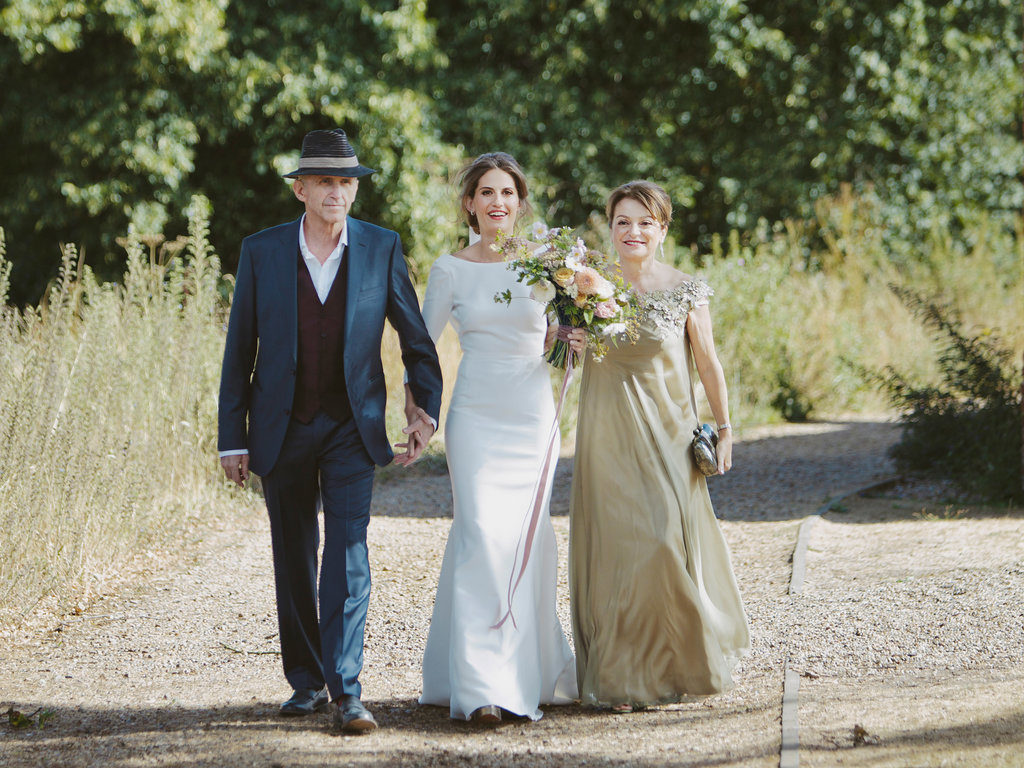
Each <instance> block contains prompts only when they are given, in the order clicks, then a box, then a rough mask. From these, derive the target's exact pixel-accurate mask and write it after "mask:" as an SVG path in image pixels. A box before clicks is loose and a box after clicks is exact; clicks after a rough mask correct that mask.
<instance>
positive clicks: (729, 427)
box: [718, 421, 732, 432]
mask: <svg viewBox="0 0 1024 768" xmlns="http://www.w3.org/2000/svg"><path fill="white" fill-rule="evenodd" d="M723 429H732V424H730V423H729V422H728V421H727V422H725V424H719V425H718V431H719V432H721V431H722V430H723Z"/></svg>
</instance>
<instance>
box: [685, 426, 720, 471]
mask: <svg viewBox="0 0 1024 768" xmlns="http://www.w3.org/2000/svg"><path fill="white" fill-rule="evenodd" d="M717 445H718V433H717V432H715V430H714V428H713V427H712V426H711V425H710V424H701V425H700V426H699V427H698V428H697V429H695V430H693V442H692V443H691V444H690V449H691V451H692V453H693V461H694V463H695V464H696V465H697V469H698V470H700V473H701V474H702V475H704V476H705V477H710V476H711V475H717V474H718V451H717V450H716V446H717Z"/></svg>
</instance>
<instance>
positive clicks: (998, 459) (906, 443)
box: [869, 286, 1024, 501]
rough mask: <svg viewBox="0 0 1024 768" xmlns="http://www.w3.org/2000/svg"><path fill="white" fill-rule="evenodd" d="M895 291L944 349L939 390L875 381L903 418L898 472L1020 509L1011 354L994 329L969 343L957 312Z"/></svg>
mask: <svg viewBox="0 0 1024 768" xmlns="http://www.w3.org/2000/svg"><path fill="white" fill-rule="evenodd" d="M890 288H891V289H892V290H893V292H894V293H896V295H897V296H899V297H900V299H901V300H902V301H903V303H904V304H905V305H906V306H907V307H908V309H910V310H911V311H912V312H913V313H914V315H915V316H916V317H917V318H918V319H920V320H921V321H922V322H923V323H924V324H925V325H926V326H927V327H928V328H930V329H931V330H932V331H933V332H934V333H935V335H936V337H937V339H938V340H939V342H940V344H941V347H940V349H941V351H940V353H939V357H938V364H939V368H940V371H941V374H942V383H941V384H940V385H938V386H915V385H913V384H911V383H909V382H908V381H907V380H906V379H905V378H904V377H903V376H902V375H900V374H899V373H898V372H897V371H895V370H894V369H893V368H892V366H887V367H886V368H885V370H884V372H883V373H881V374H878V373H875V374H869V376H870V377H871V378H872V379H873V380H874V381H875V382H876V383H878V384H880V385H881V386H882V387H883V388H884V389H885V390H887V392H888V395H889V398H890V400H891V402H892V403H893V405H895V406H896V407H898V408H900V409H901V410H903V415H902V417H901V420H902V423H903V436H902V438H901V440H900V442H899V443H898V444H897V445H896V446H895V447H894V448H893V451H892V455H893V457H894V458H895V459H896V462H897V464H898V466H899V467H900V468H901V469H904V470H910V471H914V472H921V473H924V474H930V475H934V476H938V477H944V478H949V479H951V480H953V481H954V482H955V483H956V484H957V485H958V486H960V487H961V488H963V489H964V490H965V491H967V492H968V493H970V494H972V495H975V496H979V497H982V498H986V499H991V500H1016V501H1020V500H1021V499H1022V498H1024V490H1022V488H1021V476H1020V468H1021V422H1020V418H1021V410H1020V409H1021V401H1020V387H1021V380H1020V375H1019V374H1018V373H1017V371H1016V370H1015V369H1014V366H1013V360H1012V354H1011V352H1010V350H1009V349H1007V348H1006V347H1004V346H1003V345H1002V344H1001V342H1000V341H999V339H997V338H996V337H995V336H994V335H993V334H992V332H991V330H990V329H984V330H982V331H981V332H980V333H978V334H976V335H971V334H969V333H967V332H965V331H964V330H963V328H962V323H961V321H960V319H959V316H958V315H957V313H956V312H955V311H953V310H951V309H949V308H947V307H944V306H942V305H940V304H938V303H936V302H934V301H930V300H928V299H925V298H924V297H922V296H921V295H920V294H918V293H916V292H914V291H911V290H908V289H904V288H900V287H897V286H890Z"/></svg>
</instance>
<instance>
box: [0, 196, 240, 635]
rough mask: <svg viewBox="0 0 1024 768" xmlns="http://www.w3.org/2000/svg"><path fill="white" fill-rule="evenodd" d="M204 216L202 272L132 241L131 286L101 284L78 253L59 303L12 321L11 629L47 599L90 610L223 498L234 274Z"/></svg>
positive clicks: (54, 297) (190, 262)
mask: <svg viewBox="0 0 1024 768" xmlns="http://www.w3.org/2000/svg"><path fill="white" fill-rule="evenodd" d="M200 206H201V203H197V205H196V210H195V211H194V212H193V216H192V225H191V233H190V238H189V243H188V258H187V260H186V261H181V260H179V259H171V260H170V261H169V262H168V263H167V264H166V265H160V264H150V263H148V262H147V260H146V259H145V258H144V256H143V250H142V247H141V246H140V244H139V243H137V242H135V243H130V244H129V248H128V250H129V258H128V270H127V272H126V274H125V277H124V284H123V286H111V285H100V284H98V283H97V281H96V280H95V279H94V277H93V275H92V273H91V271H90V270H89V269H88V267H83V266H82V265H81V264H79V263H78V261H79V260H78V257H77V254H76V251H75V248H74V247H72V246H66V247H65V248H64V257H63V263H62V265H61V272H60V278H59V280H58V281H57V283H56V284H55V285H54V286H53V288H52V290H51V292H50V294H49V297H48V299H47V300H46V301H45V302H44V303H43V304H42V305H41V306H39V307H38V308H35V309H26V310H24V311H18V310H15V309H12V308H5V309H3V310H2V315H0V441H2V442H0V625H3V624H6V623H10V622H15V621H17V620H18V619H19V618H20V617H21V616H23V615H25V614H26V613H28V612H30V611H32V610H33V608H34V607H35V606H36V605H37V604H38V603H39V601H40V600H42V599H43V598H45V597H50V598H53V597H54V596H57V603H56V605H55V608H56V610H59V611H67V610H74V609H75V607H76V604H77V603H78V601H79V600H81V599H83V598H84V599H88V597H89V595H91V594H94V593H97V592H101V591H102V590H103V585H104V582H105V581H107V580H108V579H111V578H115V577H116V575H117V573H118V570H119V569H120V568H121V567H122V566H123V565H124V563H125V562H126V561H127V560H128V559H129V558H130V557H132V556H137V555H139V554H140V553H144V552H146V551H147V550H149V549H150V548H153V547H157V546H161V545H164V546H165V545H166V544H167V543H168V542H170V541H171V540H172V539H173V537H174V536H175V535H177V534H179V533H180V532H181V531H182V530H183V528H184V526H186V525H187V524H188V523H189V522H190V520H193V519H194V518H198V517H201V516H202V515H203V514H204V511H205V510H206V508H207V507H209V506H210V505H211V504H212V503H213V499H214V498H215V497H217V496H218V495H219V494H221V493H223V484H221V483H219V482H218V480H217V477H216V474H215V472H214V470H215V469H216V467H215V462H214V460H213V457H214V456H215V453H214V448H215V446H214V440H215V435H216V391H217V382H218V379H219V374H220V357H221V351H222V349H223V346H222V345H223V332H222V324H223V320H222V317H223V302H222V300H221V299H220V295H219V293H218V287H219V284H220V282H221V277H220V267H219V262H218V261H217V259H216V257H214V256H213V254H212V253H211V251H210V249H209V246H208V245H207V241H206V214H205V213H204V212H203V210H202V209H201V207H200ZM2 298H5V297H2Z"/></svg>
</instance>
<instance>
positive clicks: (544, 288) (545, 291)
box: [530, 278, 555, 304]
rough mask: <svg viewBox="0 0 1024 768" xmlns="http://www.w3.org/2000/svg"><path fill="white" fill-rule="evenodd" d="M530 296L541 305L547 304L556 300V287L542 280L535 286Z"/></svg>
mask: <svg viewBox="0 0 1024 768" xmlns="http://www.w3.org/2000/svg"><path fill="white" fill-rule="evenodd" d="M530 296H531V298H533V299H534V300H535V301H539V302H540V303H541V304H547V303H549V302H550V301H551V300H552V299H553V298H555V286H554V285H553V284H552V283H551V281H550V280H545V279H543V278H541V279H540V280H538V281H537V282H536V283H534V284H533V287H532V288H531V289H530Z"/></svg>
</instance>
